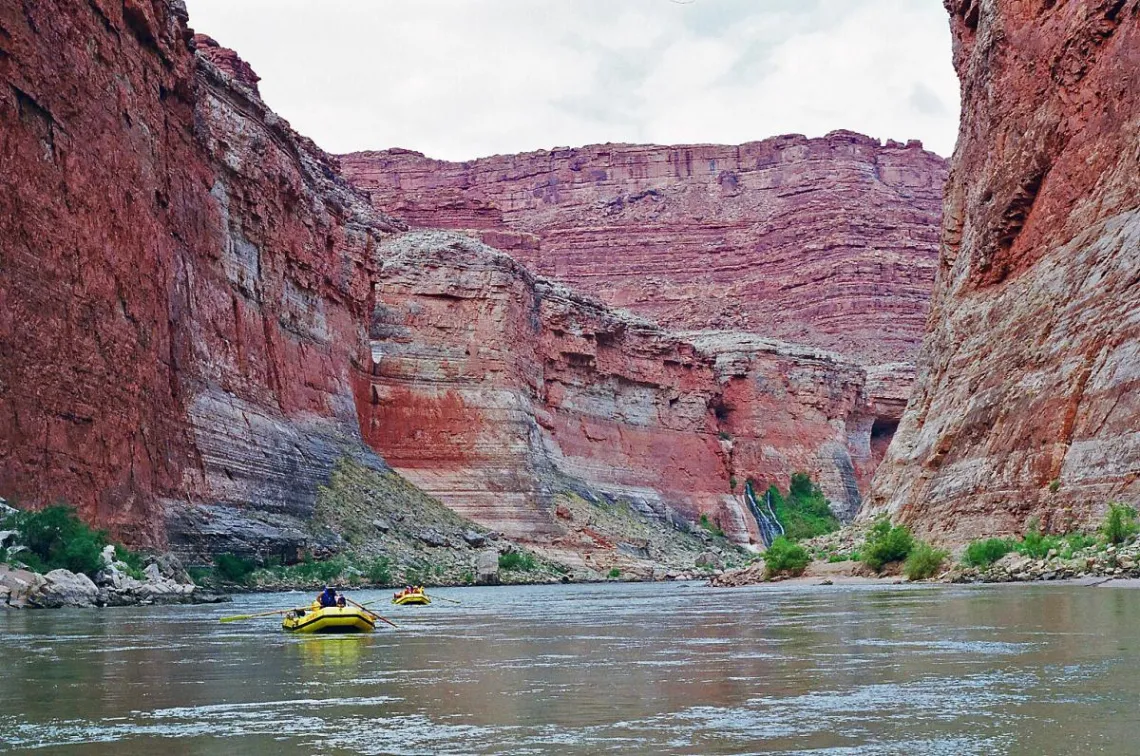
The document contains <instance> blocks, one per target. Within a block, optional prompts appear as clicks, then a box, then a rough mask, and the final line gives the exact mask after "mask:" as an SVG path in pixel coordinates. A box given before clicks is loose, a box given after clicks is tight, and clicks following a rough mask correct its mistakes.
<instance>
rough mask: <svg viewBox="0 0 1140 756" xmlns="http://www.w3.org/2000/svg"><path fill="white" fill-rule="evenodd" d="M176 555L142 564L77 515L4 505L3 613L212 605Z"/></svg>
mask: <svg viewBox="0 0 1140 756" xmlns="http://www.w3.org/2000/svg"><path fill="white" fill-rule="evenodd" d="M221 600H224V599H222V598H220V597H218V596H215V595H212V594H209V593H207V592H205V591H203V590H201V589H200V588H199V587H198V586H197V585H195V584H194V582H193V581H192V580H191V579H190V576H189V575H188V574H187V572H186V570H185V569H183V567H182V565H181V563H180V562H179V561H178V560H177V559H176V558H175V557H173V556H171V555H162V556H151V557H144V556H142V555H140V554H136V553H134V552H132V551H130V550H129V549H126V548H124V547H123V546H121V545H118V544H114V543H111V542H110V541H109V539H108V538H107V534H106V533H104V532H102V531H100V530H94V529H92V528H89V527H88V526H87V525H85V524H84V523H83V522H82V521H81V520H80V519H79V517H78V516H77V515H76V513H75V510H74V509H72V508H70V507H67V506H64V505H55V506H50V507H46V508H44V509H41V510H38V511H28V512H23V511H19V510H16V509H13V508H11V507H9V506H8V505H7V503H6V502H3V500H0V607H6V608H15V609H19V608H24V607H43V608H59V607H65V606H73V607H89V606H131V605H145V604H188V603H212V602H216V601H221Z"/></svg>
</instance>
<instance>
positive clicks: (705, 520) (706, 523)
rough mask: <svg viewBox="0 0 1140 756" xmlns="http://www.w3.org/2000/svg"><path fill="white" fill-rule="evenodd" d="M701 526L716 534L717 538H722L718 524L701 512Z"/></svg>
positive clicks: (722, 534) (722, 532)
mask: <svg viewBox="0 0 1140 756" xmlns="http://www.w3.org/2000/svg"><path fill="white" fill-rule="evenodd" d="M701 527H702V528H704V529H705V530H707V531H708V532H710V533H712V534H713V535H714V536H717V537H718V538H724V531H723V530H721V528H720V526H719V525H716V524H714V523H713V522H711V521H710V520H709V516H708V515H707V514H703V513H702V514H701Z"/></svg>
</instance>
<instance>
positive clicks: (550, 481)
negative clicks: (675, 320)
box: [360, 232, 911, 543]
mask: <svg viewBox="0 0 1140 756" xmlns="http://www.w3.org/2000/svg"><path fill="white" fill-rule="evenodd" d="M380 260H381V267H380V271H379V275H378V279H377V284H376V290H375V303H376V304H375V311H374V315H373V318H372V323H371V339H372V355H371V376H370V384H371V385H370V389H369V392H368V395H367V396H366V397H362V399H363V401H362V405H361V407H360V416H361V418H362V427H363V433H364V437H365V438H366V439H367V440H368V442H369V443H370V444H371V445H372V446H373V447H375V448H376V449H377V450H379V451H380V452H381V453H382V454H383V455H384V457H385V458H386V459H387V460H388V461H389V462H390V463H391V464H392V465H393V466H394V467H395V468H396V469H398V470H399V471H400V472H401V473H402V474H403V475H405V476H406V477H407V478H408V479H409V480H411V481H413V482H414V483H416V484H417V485H418V486H420V487H421V488H423V489H424V490H426V491H428V492H430V493H432V494H433V495H435V496H438V497H439V498H440V499H442V500H443V501H445V502H447V503H448V504H449V505H450V506H453V507H454V508H456V509H457V510H458V511H460V512H462V513H464V514H466V515H468V516H470V517H472V518H473V519H475V520H477V521H479V522H483V523H493V524H494V527H496V528H499V529H501V530H503V531H504V532H506V533H507V534H508V535H512V536H514V537H518V538H526V539H528V540H529V541H531V542H538V543H557V542H559V541H560V539H565V538H567V537H570V535H571V534H570V533H569V530H570V528H569V527H568V525H567V521H570V520H573V519H574V518H573V517H560V516H559V514H558V512H559V511H560V509H561V507H560V504H565V503H566V502H565V501H564V498H565V497H567V496H576V497H578V498H584V499H586V500H589V501H594V502H598V503H601V502H603V501H605V500H609V501H610V502H611V503H612V502H614V501H619V500H620V501H621V502H622V505H623V506H631V507H632V508H633V509H635V510H638V511H641V512H643V513H645V514H646V515H649V516H651V517H654V518H656V519H658V520H659V521H665V522H678V523H685V522H689V523H691V522H694V521H696V520H698V519H699V517H700V515H701V514H707V515H710V516H711V518H712V520H713V521H714V522H716V523H718V524H719V525H720V527H721V528H723V529H724V530H725V531H726V532H727V533H728V535H729V536H730V537H731V538H733V539H735V540H738V541H748V540H755V536H756V524H755V521H754V519H753V518H752V516H751V515H750V514H749V512H748V510H747V507H746V506H745V504H744V501H743V491H742V489H743V484H744V481H745V480H746V479H747V478H756V479H757V480H764V481H768V480H783V481H786V480H787V479H788V477H789V476H790V474H791V473H792V472H793V471H796V470H810V471H812V472H814V473H816V474H817V476H818V477H819V478H820V479H821V482H822V484H823V485H824V487H825V490H826V491H827V492H828V493H829V494H830V495H831V496H832V498H833V500H834V501H836V502H837V503H838V505H839V509H840V511H841V513H845V514H847V513H850V514H853V510H854V509H855V508H856V507H858V504H859V484H860V482H861V481H865V480H866V479H867V477H868V476H869V474H870V472H871V471H872V470H873V468H874V465H875V464H876V463H877V461H878V457H879V456H880V455H881V454H882V448H881V445H879V444H877V442H876V441H875V438H876V435H875V434H876V433H879V434H881V435H882V434H887V433H889V432H891V431H893V425H894V423H895V422H897V419H898V417H899V415H900V414H901V411H902V406H903V403H904V399H903V397H902V396H900V394H899V389H898V386H899V385H906V384H907V383H908V382H909V380H910V378H911V374H910V372H909V371H910V368H909V367H908V366H906V365H899V366H896V368H894V369H886V368H883V369H877V370H876V371H868V370H867V369H865V368H863V367H861V366H859V365H857V364H854V363H851V362H848V361H844V359H843V358H841V357H840V356H838V355H836V354H834V353H829V352H824V351H821V350H817V349H811V348H808V347H803V346H796V345H789V344H784V343H782V342H776V341H772V340H769V339H764V338H761V337H758V336H754V335H747V334H739V333H726V332H699V333H687V334H676V333H672V332H669V331H666V330H664V329H662V328H661V327H659V326H657V325H655V324H652V323H650V322H648V321H645V320H642V319H640V318H638V317H636V316H633V315H629V314H625V313H622V312H620V311H614V310H610V309H608V308H606V307H605V306H603V305H602V304H601V303H600V302H598V301H596V300H593V299H589V298H587V297H584V296H582V295H578V294H574V293H573V292H571V291H570V290H569V289H567V288H565V287H563V286H561V285H559V284H555V283H552V282H549V281H546V280H544V279H541V278H536V277H535V276H534V275H533V274H531V273H530V272H529V271H527V270H526V269H525V268H524V267H523V266H522V265H520V264H519V263H517V262H516V261H514V260H513V259H512V258H511V257H509V256H507V255H506V254H503V253H501V252H498V251H496V250H493V249H491V248H489V247H486V246H485V245H483V244H481V243H479V242H477V241H474V240H472V239H470V238H469V237H467V236H465V235H460V234H454V233H450V234H449V233H445V232H414V233H410V234H406V235H403V236H399V237H396V238H395V239H393V240H391V241H388V242H386V243H385V244H384V245H383V246H382V247H381V249H380ZM733 483H736V487H735V488H734V487H733ZM579 519H580V518H579ZM577 535H581V532H580V530H579V531H578V532H577ZM574 537H577V536H574Z"/></svg>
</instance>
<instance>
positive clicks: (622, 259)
mask: <svg viewBox="0 0 1140 756" xmlns="http://www.w3.org/2000/svg"><path fill="white" fill-rule="evenodd" d="M341 162H342V166H343V170H344V172H345V175H346V176H347V177H348V178H349V179H350V180H351V181H352V182H353V183H355V184H356V185H357V186H359V187H361V188H363V189H366V190H367V191H368V192H369V193H370V195H371V197H372V201H373V203H374V204H375V206H376V207H377V208H380V209H382V210H384V211H386V212H391V213H393V214H395V215H398V216H399V217H401V218H405V219H406V220H408V222H409V223H411V224H412V225H413V226H417V227H422V228H451V229H465V230H474V231H476V232H477V234H476V235H477V236H478V237H479V238H481V239H482V240H483V241H484V242H486V243H488V244H490V245H491V246H494V247H497V248H499V249H503V250H505V251H507V252H509V253H510V254H511V255H512V256H513V257H515V258H516V259H518V260H520V261H521V262H523V263H524V264H525V265H526V266H527V267H528V268H529V269H530V270H532V271H533V272H535V273H538V274H539V275H542V276H546V277H549V278H553V279H556V280H559V281H564V282H566V283H567V284H569V285H571V286H572V287H574V288H575V289H577V290H580V291H583V292H586V293H590V294H594V295H596V296H598V297H600V298H601V299H602V300H603V301H605V302H606V303H608V304H610V305H613V306H617V307H622V308H627V309H630V310H632V311H633V312H635V313H638V314H641V315H644V316H646V317H649V318H651V319H652V320H654V321H655V322H658V323H660V324H661V325H663V326H666V327H669V328H674V329H681V330H686V329H731V330H741V331H748V332H752V333H758V334H762V335H765V336H768V337H772V338H777V339H780V340H784V341H789V342H794V343H801V344H808V345H813V346H816V347H819V348H824V349H829V350H833V351H838V352H842V353H844V354H848V355H851V356H853V357H855V358H857V359H859V360H861V361H863V362H866V363H883V362H896V361H900V360H907V359H912V358H913V356H914V353H915V352H916V350H917V347H918V344H919V342H920V341H921V338H922V333H923V330H924V323H925V319H926V312H927V305H928V302H929V295H930V288H931V285H932V282H933V278H934V265H935V260H936V258H937V238H938V232H937V229H938V224H939V217H940V216H939V211H940V204H939V203H940V199H941V196H942V185H943V182H944V181H945V177H946V165H945V161H944V160H943V159H942V158H940V157H938V156H937V155H934V154H932V153H930V152H925V151H924V150H923V149H922V146H921V145H920V144H918V143H917V142H912V143H909V144H907V145H900V144H897V143H894V142H890V143H888V144H887V145H886V146H883V145H880V144H879V142H878V141H876V140H873V139H869V138H868V137H864V136H861V135H858V134H853V133H850V132H835V133H833V134H830V135H828V136H827V137H825V138H822V139H807V138H805V137H801V136H783V137H776V138H774V139H768V140H765V141H762V142H752V143H748V144H744V145H740V146H734V147H729V146H718V145H682V146H677V147H661V146H655V145H627V144H608V145H593V146H589V147H583V148H581V149H568V148H567V149H556V150H553V151H550V152H546V151H542V152H532V153H527V154H522V155H509V156H496V157H490V158H484V159H480V160H472V161H469V162H464V163H449V162H444V161H439V160H430V159H427V158H425V157H424V156H423V155H421V154H419V153H415V152H409V151H406V150H387V151H383V152H366V153H357V154H353V155H346V156H343V157H342V158H341Z"/></svg>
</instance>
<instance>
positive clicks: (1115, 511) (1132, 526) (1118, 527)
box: [1101, 502, 1140, 544]
mask: <svg viewBox="0 0 1140 756" xmlns="http://www.w3.org/2000/svg"><path fill="white" fill-rule="evenodd" d="M1138 529H1140V526H1137V523H1136V510H1135V509H1133V508H1132V507H1130V506H1128V505H1126V504H1118V503H1116V502H1110V503H1109V505H1108V513H1107V514H1106V515H1105V517H1104V525H1102V526H1101V533H1103V534H1104V539H1105V540H1106V541H1108V542H1109V543H1113V544H1120V543H1124V542H1125V541H1127V540H1128V539H1129V538H1131V537H1132V536H1134V535H1136V532H1137V530H1138Z"/></svg>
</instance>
